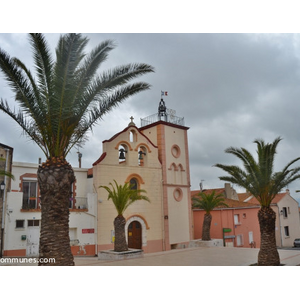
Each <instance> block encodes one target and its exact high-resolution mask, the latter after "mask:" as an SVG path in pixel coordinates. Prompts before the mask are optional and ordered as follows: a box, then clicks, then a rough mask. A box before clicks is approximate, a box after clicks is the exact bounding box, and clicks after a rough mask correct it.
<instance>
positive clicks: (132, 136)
mask: <svg viewBox="0 0 300 300" xmlns="http://www.w3.org/2000/svg"><path fill="white" fill-rule="evenodd" d="M129 141H130V143H133V142H136V141H137V134H136V132H135V130H130V132H129Z"/></svg>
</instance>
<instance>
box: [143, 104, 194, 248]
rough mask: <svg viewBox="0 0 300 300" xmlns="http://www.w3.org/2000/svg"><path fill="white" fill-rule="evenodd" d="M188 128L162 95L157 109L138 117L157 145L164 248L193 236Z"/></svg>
mask: <svg viewBox="0 0 300 300" xmlns="http://www.w3.org/2000/svg"><path fill="white" fill-rule="evenodd" d="M188 129H189V128H188V127H186V126H185V125H184V118H180V117H177V116H176V112H175V111H174V110H172V109H168V108H167V107H166V104H165V101H164V100H163V99H162V98H161V100H160V102H159V105H158V113H157V114H154V115H151V116H148V117H146V118H144V119H141V128H140V131H141V132H142V133H143V134H144V135H145V136H147V137H148V138H149V139H151V140H152V141H153V143H154V144H156V145H157V147H158V156H159V160H160V162H161V164H162V182H161V189H162V207H163V216H162V222H163V228H164V237H163V243H164V250H170V249H176V248H184V247H187V246H188V243H189V241H190V240H191V239H192V211H191V196H190V167H189V150H188V136H187V131H188ZM158 188H159V187H158Z"/></svg>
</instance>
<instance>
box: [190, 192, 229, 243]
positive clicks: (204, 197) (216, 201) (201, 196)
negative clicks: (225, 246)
mask: <svg viewBox="0 0 300 300" xmlns="http://www.w3.org/2000/svg"><path fill="white" fill-rule="evenodd" d="M192 201H193V208H199V209H203V210H204V211H205V215H204V219H203V226H202V240H203V241H210V240H211V238H210V225H211V220H212V215H211V213H210V212H211V211H212V210H214V209H215V208H216V207H218V206H226V207H227V206H228V205H227V204H226V203H225V199H224V198H223V195H222V194H221V193H220V194H217V195H216V191H212V192H211V193H210V194H206V193H204V192H200V193H198V195H197V196H195V197H193V198H192Z"/></svg>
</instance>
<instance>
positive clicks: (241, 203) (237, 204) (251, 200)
mask: <svg viewBox="0 0 300 300" xmlns="http://www.w3.org/2000/svg"><path fill="white" fill-rule="evenodd" d="M212 191H216V192H217V194H219V193H223V194H224V195H225V189H224V188H221V189H208V190H203V192H204V193H211V192H212ZM199 192H200V190H195V191H191V196H192V197H194V196H197V194H199ZM286 194H288V192H284V193H279V194H277V195H276V196H275V198H274V199H273V201H272V203H275V204H276V203H278V202H279V201H280V200H281V199H282V198H283V197H284V196H285V195H286ZM238 198H239V200H233V199H228V198H225V203H226V204H227V205H228V207H229V208H242V207H244V208H247V207H259V206H260V204H259V202H258V200H257V199H256V198H255V197H253V196H252V197H251V194H250V193H238ZM246 200H247V201H246ZM245 201H246V202H245ZM220 208H221V206H220Z"/></svg>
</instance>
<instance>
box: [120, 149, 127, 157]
mask: <svg viewBox="0 0 300 300" xmlns="http://www.w3.org/2000/svg"><path fill="white" fill-rule="evenodd" d="M119 151H120V156H119V159H125V154H124V152H126V153H127V151H126V150H124V149H120V150H119Z"/></svg>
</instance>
